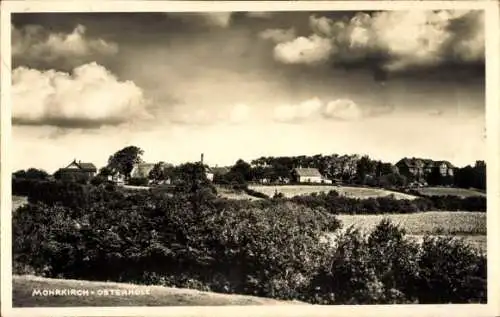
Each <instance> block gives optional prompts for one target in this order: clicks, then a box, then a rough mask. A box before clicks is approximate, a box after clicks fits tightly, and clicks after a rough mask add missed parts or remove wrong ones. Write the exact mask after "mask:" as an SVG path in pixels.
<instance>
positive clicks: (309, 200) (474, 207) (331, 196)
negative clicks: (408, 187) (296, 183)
mask: <svg viewBox="0 0 500 317" xmlns="http://www.w3.org/2000/svg"><path fill="white" fill-rule="evenodd" d="M289 200H290V201H292V202H294V203H297V204H299V205H303V206H307V207H310V208H317V207H323V208H325V209H326V210H327V211H328V212H330V213H333V214H339V213H343V214H379V213H412V212H419V211H429V210H444V211H459V210H461V211H486V197H481V196H477V197H465V198H461V197H457V196H445V197H442V196H441V197H419V198H417V199H413V200H409V199H395V198H394V197H390V196H388V197H377V198H368V199H358V198H349V197H344V196H340V195H339V194H338V193H337V192H336V191H330V192H328V193H324V192H322V193H318V194H313V195H301V196H295V197H292V198H289Z"/></svg>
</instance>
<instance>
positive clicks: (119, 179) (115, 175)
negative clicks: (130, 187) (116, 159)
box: [108, 172, 125, 185]
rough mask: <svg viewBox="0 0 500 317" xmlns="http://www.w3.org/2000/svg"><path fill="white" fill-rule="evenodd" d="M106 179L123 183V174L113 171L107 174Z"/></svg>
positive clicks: (118, 183)
mask: <svg viewBox="0 0 500 317" xmlns="http://www.w3.org/2000/svg"><path fill="white" fill-rule="evenodd" d="M108 180H109V181H112V182H113V183H115V184H117V185H123V184H125V175H123V174H122V173H120V172H116V173H113V174H112V175H110V176H108Z"/></svg>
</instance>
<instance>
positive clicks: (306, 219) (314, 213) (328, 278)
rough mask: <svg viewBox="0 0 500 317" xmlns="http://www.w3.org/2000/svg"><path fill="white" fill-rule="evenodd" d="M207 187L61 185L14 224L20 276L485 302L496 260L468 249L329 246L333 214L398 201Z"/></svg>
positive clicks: (326, 296) (361, 241) (377, 233)
mask: <svg viewBox="0 0 500 317" xmlns="http://www.w3.org/2000/svg"><path fill="white" fill-rule="evenodd" d="M193 184H195V185H196V184H197V183H196V182H195V183H193ZM44 185H46V184H45V183H44ZM196 186H197V187H195V186H194V185H190V184H185V185H183V186H180V187H175V194H174V195H173V194H172V193H169V192H165V191H133V192H130V193H124V192H122V191H121V190H117V189H116V188H115V187H114V186H109V185H105V184H102V185H99V186H91V185H80V184H68V183H59V182H54V183H53V184H51V185H49V186H47V188H45V189H42V190H43V191H44V193H45V194H46V195H47V196H44V195H39V196H36V195H35V196H34V197H35V198H36V199H35V198H33V197H32V198H31V199H30V202H29V204H28V205H26V206H23V207H20V208H19V209H18V210H17V212H16V213H14V214H13V218H12V230H13V242H12V245H13V260H14V263H13V269H14V273H17V274H25V273H31V274H33V273H35V274H38V275H42V276H48V277H63V278H75V279H87V280H106V281H109V280H110V281H117V282H134V283H141V284H160V285H168V286H178V287H191V288H197V289H201V290H211V291H216V292H226V293H240V294H249V295H258V296H263V297H272V298H277V299H297V300H303V301H307V302H311V303H323V304H369V303H377V304H383V303H413V302H419V303H448V302H453V303H465V302H484V301H485V300H486V257H485V256H482V255H478V254H476V253H475V252H474V251H473V250H472V249H471V248H469V247H468V246H467V245H465V244H464V243H463V242H460V241H456V240H451V239H443V238H439V239H431V238H426V239H424V243H423V245H422V246H421V247H420V246H418V245H417V244H415V243H412V242H409V241H408V240H407V239H405V232H404V230H401V229H400V228H398V227H397V226H394V225H392V224H391V223H390V222H388V221H387V220H384V221H383V222H381V223H380V224H379V225H378V226H377V227H376V228H375V229H374V230H373V231H372V232H371V233H370V234H367V235H365V234H362V233H361V232H360V231H358V230H356V229H354V228H349V229H347V230H346V231H345V232H344V233H342V234H340V235H338V236H337V240H336V241H335V243H334V245H331V244H330V243H323V242H322V240H323V239H324V235H325V233H327V232H330V233H334V232H336V231H337V230H338V229H339V227H340V224H339V222H338V221H337V219H336V218H335V217H334V216H333V215H332V214H331V212H332V210H336V211H338V210H339V209H337V208H339V207H343V206H344V205H343V204H345V206H347V207H349V208H351V209H349V212H367V210H369V209H370V208H382V206H384V204H385V206H384V208H386V207H387V208H389V207H390V208H393V207H391V204H392V203H394V202H393V200H391V199H385V200H379V199H370V200H365V201H358V200H356V203H355V204H351V205H349V204H346V203H345V202H346V199H347V198H344V197H338V195H337V194H336V193H328V194H318V195H315V196H304V197H300V198H297V201H298V202H299V203H298V204H296V203H292V202H291V201H290V200H288V199H285V198H276V199H265V200H259V201H233V200H228V199H218V198H216V196H215V195H214V193H213V191H212V188H211V187H210V186H203V185H199V184H198V185H196ZM183 190H184V191H183ZM51 191H52V192H51ZM32 196H33V195H32ZM42 198H43V199H42ZM78 199H81V201H78ZM75 201H78V202H79V203H80V204H76V203H75ZM305 204H307V205H310V206H309V207H308V206H305ZM75 206H78V207H75ZM311 206H313V207H314V208H313V207H311ZM327 210H328V211H330V212H327Z"/></svg>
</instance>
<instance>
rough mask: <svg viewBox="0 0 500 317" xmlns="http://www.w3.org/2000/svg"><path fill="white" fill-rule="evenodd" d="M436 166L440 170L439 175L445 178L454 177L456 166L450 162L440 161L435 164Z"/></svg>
mask: <svg viewBox="0 0 500 317" xmlns="http://www.w3.org/2000/svg"><path fill="white" fill-rule="evenodd" d="M434 166H435V168H437V169H438V170H439V175H441V176H443V177H446V176H453V169H454V166H453V165H452V164H451V163H450V162H448V161H438V162H435V163H434Z"/></svg>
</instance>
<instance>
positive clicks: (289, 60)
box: [274, 34, 333, 65]
mask: <svg viewBox="0 0 500 317" xmlns="http://www.w3.org/2000/svg"><path fill="white" fill-rule="evenodd" d="M332 49H333V46H332V42H331V41H330V39H327V38H324V37H321V36H319V35H317V34H313V35H311V36H309V37H303V36H300V37H298V38H296V39H294V40H292V41H289V42H283V43H279V44H277V45H276V46H275V47H274V58H275V59H276V60H277V61H280V62H282V63H285V64H312V65H314V64H318V63H320V62H323V61H325V60H327V59H328V58H329V57H330V54H331V52H332Z"/></svg>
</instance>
